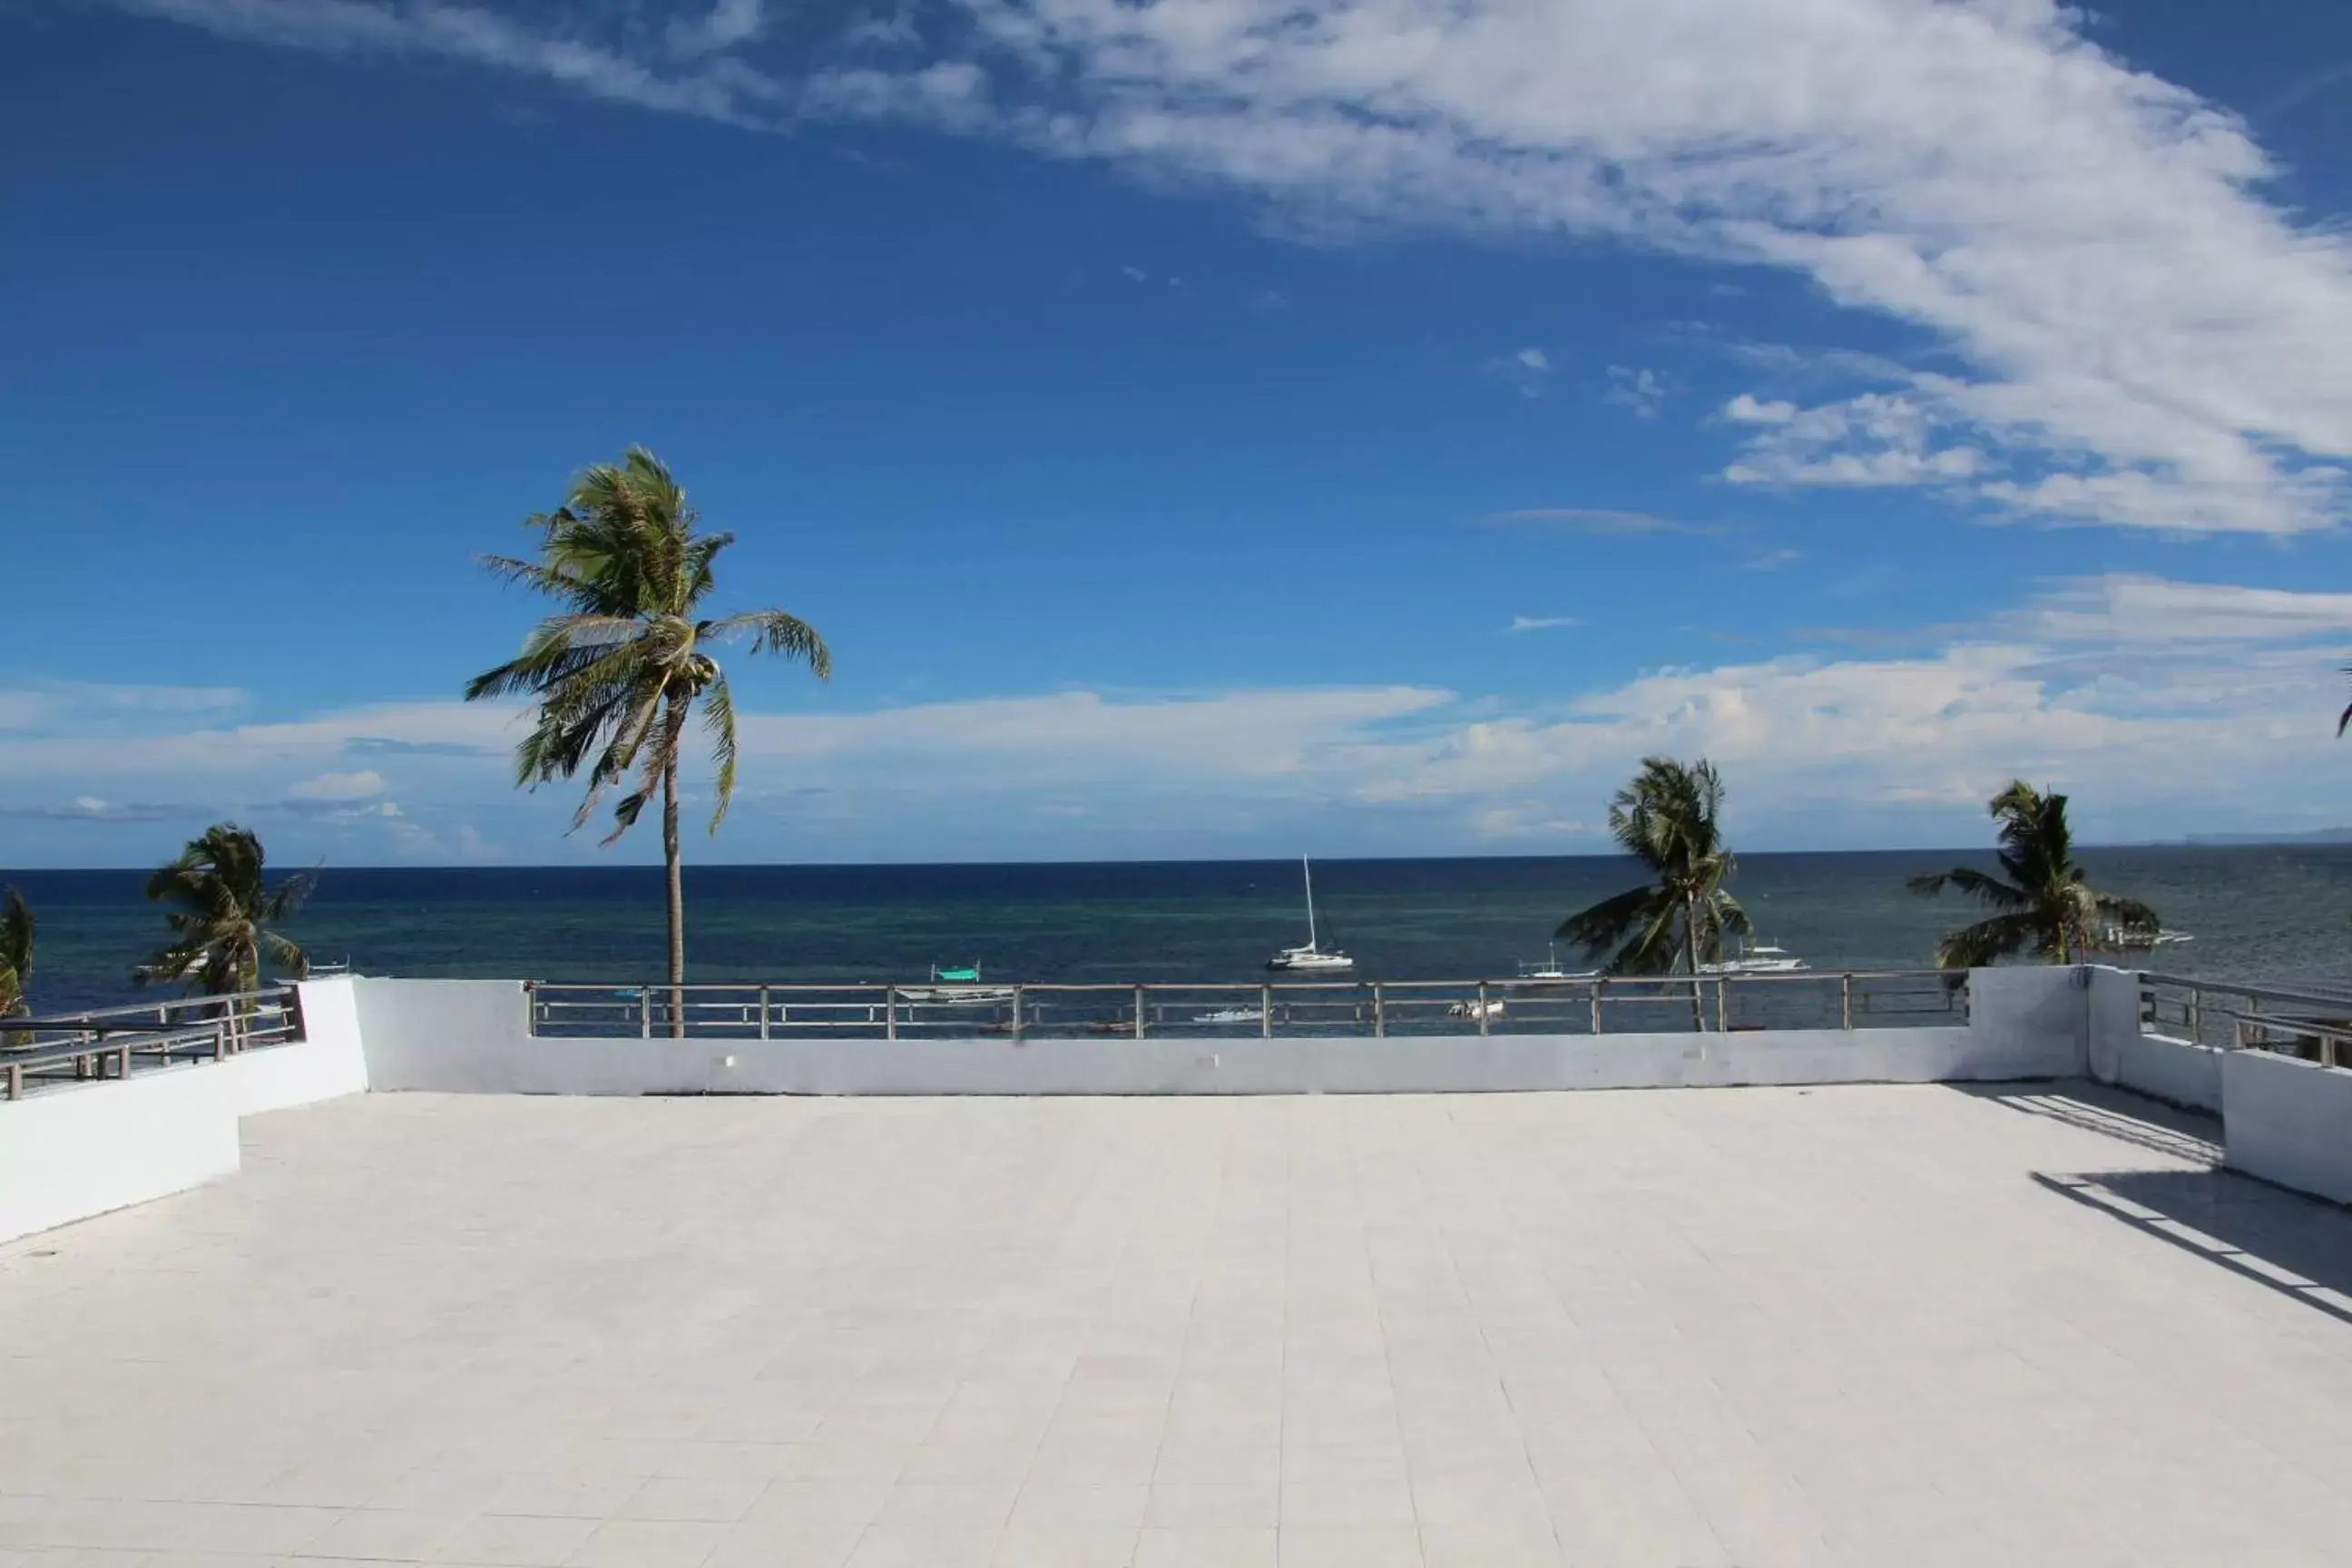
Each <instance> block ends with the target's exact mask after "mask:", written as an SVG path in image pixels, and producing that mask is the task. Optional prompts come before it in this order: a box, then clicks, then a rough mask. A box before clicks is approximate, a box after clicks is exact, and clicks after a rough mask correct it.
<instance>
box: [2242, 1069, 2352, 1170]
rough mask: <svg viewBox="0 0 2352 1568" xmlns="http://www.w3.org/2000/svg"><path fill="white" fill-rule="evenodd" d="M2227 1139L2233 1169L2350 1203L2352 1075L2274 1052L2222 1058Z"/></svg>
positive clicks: (2351, 1073)
mask: <svg viewBox="0 0 2352 1568" xmlns="http://www.w3.org/2000/svg"><path fill="white" fill-rule="evenodd" d="M2221 1099H2222V1105H2223V1108H2224V1113H2223V1116H2222V1128H2223V1131H2222V1138H2223V1143H2224V1147H2225V1149H2226V1156H2225V1157H2226V1159H2227V1161H2228V1163H2229V1164H2230V1165H2231V1168H2232V1169H2235V1170H2240V1171H2243V1172H2245V1173H2247V1174H2248V1175H2250V1176H2260V1177H2262V1178H2263V1180H2264V1181H2267V1182H2276V1183H2278V1184H2280V1185H2281V1186H2285V1187H2294V1188H2295V1189H2296V1190H2297V1191H2299V1192H2305V1193H2313V1194H2317V1195H2318V1196H2320V1197H2323V1198H2332V1199H2334V1200H2335V1201H2336V1202H2337V1203H2339V1204H2352V1072H2347V1071H2344V1070H2343V1069H2341V1068H2323V1067H2320V1066H2318V1065H2316V1064H2315V1063H2312V1062H2305V1061H2298V1060H2296V1059H2295V1058H2293V1057H2284V1056H2280V1055H2277V1054H2276V1053H2274V1052H2271V1051H2231V1052H2229V1053H2228V1054H2227V1055H2226V1056H2225V1057H2224V1058H2223V1059H2222V1065H2221Z"/></svg>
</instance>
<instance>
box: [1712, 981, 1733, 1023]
mask: <svg viewBox="0 0 2352 1568" xmlns="http://www.w3.org/2000/svg"><path fill="white" fill-rule="evenodd" d="M1715 1032H1716V1033H1717V1034H1718V1035H1727V1034H1729V1033H1731V976H1729V975H1728V974H1725V975H1719V976H1717V979H1716V982H1715Z"/></svg>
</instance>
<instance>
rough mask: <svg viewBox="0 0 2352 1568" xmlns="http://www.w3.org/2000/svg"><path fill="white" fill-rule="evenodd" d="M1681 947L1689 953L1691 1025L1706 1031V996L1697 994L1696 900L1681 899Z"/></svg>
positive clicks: (1698, 1029)
mask: <svg viewBox="0 0 2352 1568" xmlns="http://www.w3.org/2000/svg"><path fill="white" fill-rule="evenodd" d="M1683 947H1684V949H1685V951H1686V952H1689V954H1690V972H1691V1027H1692V1028H1694V1029H1696V1030H1697V1031H1698V1032H1699V1033H1701V1034H1705V1033H1706V997H1704V996H1702V995H1701V994H1699V984H1698V900H1696V899H1693V898H1685V899H1684V900H1683Z"/></svg>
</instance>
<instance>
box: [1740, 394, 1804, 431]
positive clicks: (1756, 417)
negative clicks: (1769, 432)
mask: <svg viewBox="0 0 2352 1568" xmlns="http://www.w3.org/2000/svg"><path fill="white" fill-rule="evenodd" d="M1723 416H1724V417H1725V418H1726V419H1729V420H1732V421H1735V422H1736V423H1738V424H1741V425H1786V424H1787V423H1788V422H1789V421H1790V420H1791V419H1794V418H1795V417H1796V416H1797V405H1795V404H1793V403H1782V402H1777V401H1775V402H1766V401H1763V400H1761V399H1759V398H1757V397H1755V396H1752V395H1749V394H1748V393H1745V392H1743V393H1741V394H1740V395H1738V396H1737V397H1735V398H1733V399H1732V400H1731V401H1730V402H1728V403H1727V404H1725V405H1723Z"/></svg>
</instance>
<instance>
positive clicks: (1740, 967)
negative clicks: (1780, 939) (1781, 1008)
mask: <svg viewBox="0 0 2352 1568" xmlns="http://www.w3.org/2000/svg"><path fill="white" fill-rule="evenodd" d="M1807 967H1809V966H1808V965H1807V964H1806V963H1805V961H1804V960H1803V959H1801V958H1799V957H1798V956H1797V955H1796V954H1795V953H1793V952H1789V951H1788V950H1787V949H1786V948H1780V947H1774V946H1772V945H1771V944H1770V943H1769V942H1741V943H1740V944H1739V954H1738V957H1736V958H1724V959H1717V961H1716V962H1715V963H1702V964H1700V965H1699V966H1698V972H1699V973H1701V974H1794V973H1797V972H1798V971H1800V970H1802V969H1805V968H1807Z"/></svg>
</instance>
